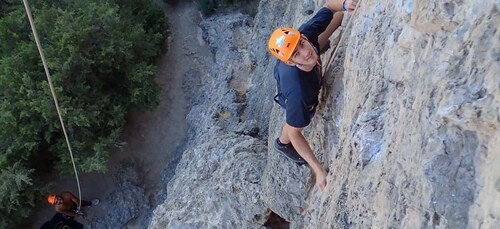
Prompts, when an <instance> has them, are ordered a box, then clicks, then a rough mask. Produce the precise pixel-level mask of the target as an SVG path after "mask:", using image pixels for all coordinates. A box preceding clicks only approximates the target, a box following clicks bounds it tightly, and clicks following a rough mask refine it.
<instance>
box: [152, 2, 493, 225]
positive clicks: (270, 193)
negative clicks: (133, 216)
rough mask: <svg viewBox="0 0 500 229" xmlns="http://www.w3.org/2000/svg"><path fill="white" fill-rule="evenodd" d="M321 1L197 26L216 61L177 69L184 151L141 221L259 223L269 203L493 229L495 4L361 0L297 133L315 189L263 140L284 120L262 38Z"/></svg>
mask: <svg viewBox="0 0 500 229" xmlns="http://www.w3.org/2000/svg"><path fill="white" fill-rule="evenodd" d="M321 5H322V1H304V2H303V3H301V4H297V3H296V1H278V0H262V1H261V2H260V5H259V13H258V14H257V15H256V16H255V18H254V19H252V18H250V17H248V16H244V15H241V14H229V15H217V16H214V17H211V18H208V19H206V20H204V21H203V22H202V23H201V24H200V27H201V29H202V31H203V38H204V39H205V41H206V42H207V44H208V45H209V46H210V48H211V50H212V53H213V55H214V56H213V58H214V63H215V64H214V66H212V67H211V68H210V69H207V72H203V73H193V74H190V76H187V77H186V80H188V81H195V82H198V84H200V85H203V86H202V87H201V89H200V90H197V91H194V92H193V95H196V96H195V97H194V98H193V99H192V101H191V103H192V104H191V111H190V113H189V115H188V117H187V118H188V120H189V123H190V126H191V127H190V128H191V129H190V136H189V139H188V143H187V150H186V151H185V152H184V154H183V157H182V159H181V160H180V163H179V164H178V165H177V168H176V173H175V175H174V176H173V177H172V179H171V180H170V181H169V182H168V184H166V188H165V190H164V193H162V195H164V196H165V201H164V203H163V204H161V205H159V206H158V207H157V208H156V209H155V210H154V212H153V215H152V218H151V222H150V223H149V225H148V226H149V227H150V228H262V227H265V226H264V225H265V224H266V225H269V224H267V223H266V221H268V219H269V216H270V215H272V214H270V213H271V211H272V212H274V213H276V214H277V215H279V216H280V217H282V218H283V219H284V220H286V221H288V222H290V224H289V226H290V227H291V228H351V227H352V228H500V131H499V127H500V115H499V112H500V76H499V72H500V64H499V61H500V45H499V41H500V36H499V34H498V31H497V30H498V25H500V17H499V13H498V7H499V3H498V2H495V1H492V0H487V1H480V2H478V1H441V2H434V1H419V2H413V1H411V0H410V1H408V0H407V1H403V0H397V1H378V0H374V1H367V0H364V1H362V3H361V5H360V8H359V9H358V12H357V13H356V14H355V15H353V17H352V19H351V20H354V21H353V25H352V27H351V28H348V29H347V30H345V35H344V36H346V39H345V42H343V43H342V44H340V45H341V47H340V50H339V53H338V55H337V57H336V59H335V61H334V62H332V63H331V64H330V65H329V68H328V69H326V70H325V85H324V88H323V91H322V95H321V106H320V107H319V109H318V112H317V115H316V117H315V118H314V119H313V122H312V124H311V125H310V126H309V127H307V128H306V129H305V131H304V133H305V135H306V138H307V139H309V140H310V143H311V146H312V148H313V150H314V151H315V153H316V155H317V156H318V158H319V159H320V161H321V162H323V163H324V165H325V167H327V168H328V169H329V176H328V186H327V188H326V189H325V190H324V191H323V192H319V190H318V189H317V188H316V187H314V185H313V184H314V179H313V178H312V176H311V175H312V174H311V172H310V170H309V168H308V167H307V166H296V165H295V164H293V163H292V162H290V161H288V160H287V159H286V158H284V157H282V156H280V155H279V154H277V153H276V152H274V151H273V150H272V147H269V148H268V147H267V145H268V144H270V145H272V142H273V140H274V139H275V138H276V137H277V136H278V135H279V131H280V129H281V126H282V124H283V121H284V120H283V111H281V110H280V109H279V107H278V106H276V105H274V104H273V102H272V96H273V95H274V90H275V82H274V79H273V77H272V68H273V63H274V60H273V58H271V57H270V56H269V55H268V54H267V53H266V43H267V42H266V39H267V36H268V34H270V32H271V31H272V29H274V28H275V27H276V26H279V25H293V26H298V25H300V23H301V22H304V21H305V20H306V19H307V18H308V17H309V15H308V14H310V13H311V12H312V11H316V10H317V9H319V7H320V6H321ZM345 24H346V23H344V25H345ZM332 51H333V50H330V51H329V52H328V53H326V54H325V55H324V56H323V57H322V58H323V61H324V62H326V61H327V60H328V59H329V58H330V55H331V52H332ZM186 85H189V82H188V83H186Z"/></svg>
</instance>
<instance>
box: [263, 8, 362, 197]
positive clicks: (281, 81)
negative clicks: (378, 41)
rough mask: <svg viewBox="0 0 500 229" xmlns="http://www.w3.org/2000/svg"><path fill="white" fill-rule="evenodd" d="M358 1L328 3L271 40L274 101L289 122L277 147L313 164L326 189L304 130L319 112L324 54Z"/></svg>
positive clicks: (318, 180) (323, 173)
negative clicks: (321, 55) (334, 34)
mask: <svg viewBox="0 0 500 229" xmlns="http://www.w3.org/2000/svg"><path fill="white" fill-rule="evenodd" d="M357 1H358V0H327V2H326V3H325V5H324V7H323V8H321V9H320V10H319V11H318V12H317V13H316V14H315V15H314V16H313V17H312V18H311V19H310V20H309V21H307V22H306V23H305V24H303V25H302V26H300V27H299V29H298V30H296V29H292V28H288V27H281V28H278V29H276V30H275V31H274V32H273V33H272V34H271V37H270V38H269V43H268V49H269V52H270V53H271V54H272V55H273V56H274V57H276V58H277V59H278V61H277V62H276V66H275V68H274V75H275V78H276V80H277V87H278V94H277V95H276V96H275V97H274V100H275V101H276V102H277V103H279V104H280V106H281V107H282V108H284V109H285V112H286V122H285V124H284V125H283V130H282V132H281V135H280V136H279V138H277V139H276V141H275V143H274V147H275V149H276V150H277V151H279V152H281V153H283V154H284V155H285V156H287V157H288V158H290V159H291V160H293V161H294V162H295V163H297V164H305V163H307V164H309V166H310V167H311V169H312V170H313V172H314V174H315V176H316V185H317V186H318V187H319V188H320V190H323V189H324V188H325V186H326V175H327V172H326V170H325V168H324V167H323V166H322V165H321V164H320V163H319V161H318V159H317V158H316V156H315V155H314V153H313V151H312V149H311V147H310V146H309V143H308V142H307V140H306V139H305V137H304V135H302V129H303V128H304V127H306V126H308V125H309V123H310V122H311V119H312V117H313V116H314V114H315V112H316V107H317V105H318V103H319V102H318V95H319V91H320V89H321V81H322V75H321V60H320V57H319V55H320V51H323V50H324V49H325V48H328V47H327V45H329V38H330V36H331V35H332V33H333V32H334V31H335V30H336V29H337V28H338V27H339V26H340V24H341V23H342V18H343V12H341V11H345V10H347V11H349V12H352V11H353V10H354V9H355V8H356V4H357Z"/></svg>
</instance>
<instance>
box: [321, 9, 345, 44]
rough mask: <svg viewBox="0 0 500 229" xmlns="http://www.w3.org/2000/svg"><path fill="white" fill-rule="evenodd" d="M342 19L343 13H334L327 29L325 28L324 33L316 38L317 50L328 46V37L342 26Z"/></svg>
mask: <svg viewBox="0 0 500 229" xmlns="http://www.w3.org/2000/svg"><path fill="white" fill-rule="evenodd" d="M343 17H344V12H340V11H339V12H335V14H334V15H333V19H332V20H331V21H330V24H329V25H328V27H326V29H325V31H323V33H321V34H320V35H319V37H318V43H319V50H323V48H324V47H325V46H326V45H327V44H328V42H329V39H330V36H332V34H333V32H335V30H337V29H338V28H339V27H340V25H341V24H342V18H343Z"/></svg>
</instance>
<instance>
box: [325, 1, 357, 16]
mask: <svg viewBox="0 0 500 229" xmlns="http://www.w3.org/2000/svg"><path fill="white" fill-rule="evenodd" d="M358 1H359V0H327V1H326V3H325V7H327V8H328V9H330V10H331V11H333V12H335V11H344V7H343V4H344V2H345V7H346V9H347V12H349V13H352V11H354V9H356V5H357V4H358Z"/></svg>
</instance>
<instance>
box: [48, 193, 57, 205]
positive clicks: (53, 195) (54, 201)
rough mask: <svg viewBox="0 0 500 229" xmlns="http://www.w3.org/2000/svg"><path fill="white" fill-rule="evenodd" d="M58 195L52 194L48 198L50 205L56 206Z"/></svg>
mask: <svg viewBox="0 0 500 229" xmlns="http://www.w3.org/2000/svg"><path fill="white" fill-rule="evenodd" d="M56 196H57V195H56V194H54V193H52V194H50V195H49V197H47V201H48V202H49V204H55V203H56Z"/></svg>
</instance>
